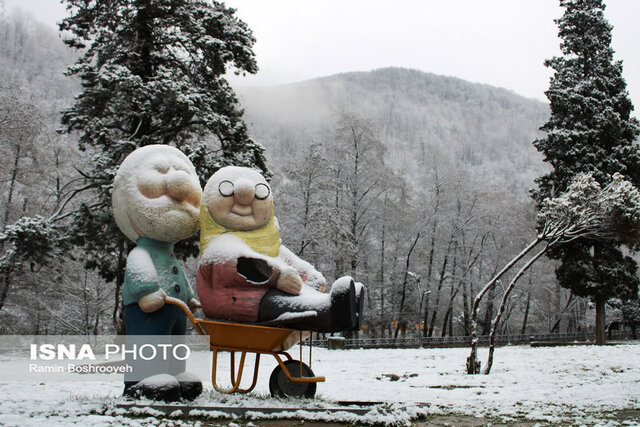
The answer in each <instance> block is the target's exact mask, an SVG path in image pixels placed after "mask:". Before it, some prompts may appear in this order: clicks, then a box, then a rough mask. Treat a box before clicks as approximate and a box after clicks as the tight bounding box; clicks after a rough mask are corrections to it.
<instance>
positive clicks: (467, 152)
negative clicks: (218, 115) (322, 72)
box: [236, 68, 549, 197]
mask: <svg viewBox="0 0 640 427" xmlns="http://www.w3.org/2000/svg"><path fill="white" fill-rule="evenodd" d="M236 90H237V91H238V93H239V96H240V98H241V100H242V103H243V105H244V107H245V108H246V113H245V114H246V120H247V122H248V123H249V124H250V126H251V129H252V132H253V135H254V137H255V138H256V139H257V140H258V141H259V142H261V143H262V144H263V145H265V147H267V151H268V154H269V156H270V159H271V163H272V164H273V165H276V168H277V166H278V165H280V164H282V163H283V162H286V161H287V158H290V157H291V156H292V153H296V152H297V151H299V150H301V149H302V148H304V147H305V146H307V145H309V144H311V143H312V142H319V141H322V140H323V139H326V138H330V137H331V135H332V129H333V127H334V126H335V120H336V115H337V113H339V112H343V111H345V112H350V113H357V114H358V115H360V116H362V117H363V118H366V119H369V120H370V121H371V122H372V123H374V124H375V126H376V129H377V132H378V136H379V138H380V139H381V140H382V141H383V142H384V143H385V145H386V147H387V162H388V164H389V165H390V166H391V167H392V168H394V169H395V170H396V171H399V172H402V173H403V174H404V176H405V177H407V178H409V179H410V180H412V181H414V182H418V183H420V182H422V181H423V177H424V175H425V174H424V171H425V168H428V169H429V170H431V168H432V165H434V164H437V165H439V166H442V167H448V168H451V169H457V170H462V171H465V172H466V173H467V174H469V175H470V177H471V179H473V180H475V181H477V182H483V183H486V185H487V186H498V187H502V188H503V189H504V190H506V191H507V192H509V193H511V194H514V195H517V196H518V197H527V191H528V190H529V189H531V188H532V187H533V186H534V183H533V179H534V178H535V177H537V176H539V175H541V174H542V173H543V171H544V170H545V165H544V164H543V162H542V157H541V156H540V155H539V154H538V153H537V151H536V150H535V148H534V147H533V146H532V145H531V142H532V141H533V140H534V139H535V138H536V137H537V136H538V135H540V132H539V131H538V129H539V127H540V126H541V125H542V124H543V123H544V122H545V121H546V119H547V117H548V114H549V109H548V106H547V105H546V104H545V103H543V102H540V101H537V100H532V99H527V98H524V97H522V96H519V95H517V94H515V93H513V92H510V91H508V90H505V89H501V88H496V87H492V86H488V85H483V84H475V83H470V82H467V81H464V80H461V79H458V78H453V77H445V76H438V75H435V74H430V73H425V72H422V71H417V70H410V69H403V68H383V69H378V70H374V71H371V72H352V73H344V74H337V75H333V76H329V77H324V78H318V79H314V80H309V81H304V82H300V83H295V84H288V85H283V86H276V87H238V88H236Z"/></svg>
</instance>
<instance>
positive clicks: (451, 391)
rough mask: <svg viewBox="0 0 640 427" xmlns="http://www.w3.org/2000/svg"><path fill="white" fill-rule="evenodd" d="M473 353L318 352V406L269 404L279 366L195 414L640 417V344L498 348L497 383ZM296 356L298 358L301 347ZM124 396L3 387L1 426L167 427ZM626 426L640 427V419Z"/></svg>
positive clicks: (89, 384)
mask: <svg viewBox="0 0 640 427" xmlns="http://www.w3.org/2000/svg"><path fill="white" fill-rule="evenodd" d="M467 353H468V349H466V348H460V349H397V350H395V349H393V350H392V349H377V350H346V351H328V350H325V349H314V352H313V370H314V371H315V373H316V374H317V375H324V376H326V377H327V381H326V382H325V383H319V384H318V395H317V397H318V399H316V400H315V401H304V402H295V401H291V400H285V401H278V400H274V399H270V398H266V396H267V395H268V377H269V374H270V371H271V369H272V367H273V366H275V362H274V361H273V359H271V360H270V359H269V358H267V359H266V360H264V361H263V363H262V365H261V366H262V369H261V372H260V379H259V383H258V387H257V388H256V391H255V392H254V393H252V394H251V395H249V396H225V395H220V394H218V393H216V392H215V391H211V384H210V383H208V382H207V381H205V386H206V387H207V391H206V392H205V393H204V395H203V396H200V397H199V398H198V399H196V401H195V402H193V405H195V406H225V405H227V406H251V407H274V406H282V407H291V406H294V405H296V404H298V403H300V404H301V405H302V406H303V407H307V408H322V407H331V406H335V404H333V402H335V401H341V400H358V401H384V402H387V403H389V405H385V408H386V409H385V410H381V411H379V412H374V413H372V414H370V415H369V416H367V417H365V418H364V419H363V418H360V419H353V418H349V417H347V416H346V415H345V416H344V417H342V418H340V416H339V415H338V416H336V415H331V416H329V415H327V416H324V417H323V416H318V415H315V416H314V417H315V418H316V419H324V420H332V419H333V420H342V421H345V422H349V421H351V422H355V421H359V422H373V421H378V422H383V423H384V422H391V421H397V422H408V421H409V420H410V418H411V417H412V416H413V415H415V414H416V413H423V414H452V413H454V414H455V413H458V414H468V415H478V416H490V417H498V418H501V419H504V420H509V419H520V420H523V419H528V420H539V421H542V422H544V423H549V422H563V421H564V422H568V421H570V422H571V423H585V424H588V425H594V424H606V423H607V422H608V423H609V425H616V424H618V423H617V422H615V421H611V420H609V418H610V417H611V415H610V414H609V413H610V412H615V411H620V410H624V409H639V408H640V357H639V356H640V343H634V344H629V345H617V346H606V347H593V346H589V347H547V348H530V347H526V346H514V347H504V348H498V349H497V350H496V362H495V364H494V369H493V372H492V374H491V375H488V376H485V375H477V376H469V375H466V374H464V373H463V369H464V361H465V358H466V356H467ZM291 354H292V355H293V356H294V357H297V355H298V352H297V350H296V348H293V349H292V351H291ZM209 356H210V355H209V353H202V354H200V355H198V357H199V358H200V359H199V362H198V368H197V371H198V373H199V374H200V375H201V377H202V378H209V374H210V370H209V362H208V360H209ZM480 356H481V359H482V360H483V361H484V358H485V357H486V350H485V349H481V350H480ZM306 357H307V356H306V354H305V358H306ZM226 359H227V358H226V357H224V358H223V361H224V360H226ZM10 368H11V362H10V361H8V360H6V359H5V360H0V369H2V370H4V369H10ZM226 370H228V368H227V367H226V366H221V367H219V378H222V379H226V378H228V375H225V371H226ZM396 376H397V377H396ZM396 378H397V379H396ZM120 393H121V384H120V383H119V382H117V381H86V382H85V381H82V382H64V381H62V382H61V381H50V382H46V383H29V382H8V383H1V384H0V395H2V396H3V397H2V400H1V401H0V425H16V426H18V425H19V426H25V425H70V424H74V423H77V424H79V425H80V424H81V425H88V424H91V425H123V424H131V425H140V424H159V423H161V421H158V420H155V419H154V418H152V417H148V418H144V417H142V418H130V417H128V416H123V414H121V413H120V412H121V411H120V410H118V409H116V408H115V405H116V404H117V403H118V402H122V401H123V400H122V399H121V398H120ZM150 413H151V414H152V413H153V412H150ZM175 422H176V423H177V424H182V422H180V421H175ZM184 423H185V424H189V423H188V422H184ZM170 424H173V422H171V423H170ZM625 424H627V425H638V424H640V419H637V420H632V422H631V424H628V423H625Z"/></svg>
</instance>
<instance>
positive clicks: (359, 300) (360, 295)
mask: <svg viewBox="0 0 640 427" xmlns="http://www.w3.org/2000/svg"><path fill="white" fill-rule="evenodd" d="M356 309H357V312H356V325H355V326H354V327H353V330H354V331H359V330H360V327H361V326H362V312H363V309H364V286H363V285H362V283H360V282H358V283H356Z"/></svg>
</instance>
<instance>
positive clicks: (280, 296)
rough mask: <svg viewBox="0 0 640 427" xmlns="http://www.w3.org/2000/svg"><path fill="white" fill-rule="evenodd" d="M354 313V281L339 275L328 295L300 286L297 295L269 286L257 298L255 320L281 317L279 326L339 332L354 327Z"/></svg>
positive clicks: (355, 323) (355, 308)
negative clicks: (299, 291) (265, 291)
mask: <svg viewBox="0 0 640 427" xmlns="http://www.w3.org/2000/svg"><path fill="white" fill-rule="evenodd" d="M314 312H315V314H314ZM357 312H358V305H357V300H356V288H355V284H354V282H353V280H352V279H351V278H350V277H343V278H340V279H338V280H336V281H335V282H334V283H333V285H332V287H331V291H330V293H328V294H325V293H322V292H318V291H316V290H315V289H312V288H310V287H308V286H303V290H302V292H301V293H300V295H291V294H287V293H285V292H282V291H279V290H277V289H269V291H267V293H266V294H265V296H264V297H263V298H262V300H261V301H260V306H259V311H258V321H260V322H265V321H272V322H273V321H274V320H275V321H278V320H281V323H279V324H280V325H281V326H286V327H288V328H292V329H301V330H312V331H317V332H339V331H347V330H351V329H353V328H354V327H356V326H357ZM296 314H297V316H296ZM272 324H273V323H272Z"/></svg>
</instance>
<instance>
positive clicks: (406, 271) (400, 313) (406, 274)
mask: <svg viewBox="0 0 640 427" xmlns="http://www.w3.org/2000/svg"><path fill="white" fill-rule="evenodd" d="M421 235H422V232H421V231H419V232H418V234H417V235H416V238H415V239H414V240H413V243H412V244H411V247H410V248H409V252H408V253H407V260H406V262H405V268H404V277H403V279H402V295H401V298H400V309H399V310H398V327H399V326H400V324H401V323H403V322H404V319H403V317H402V316H403V315H404V312H403V310H404V302H405V299H406V295H407V281H408V279H409V266H410V264H411V254H412V253H413V250H414V249H415V247H416V245H417V244H418V240H419V239H420V236H421ZM397 336H398V328H396V338H397Z"/></svg>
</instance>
